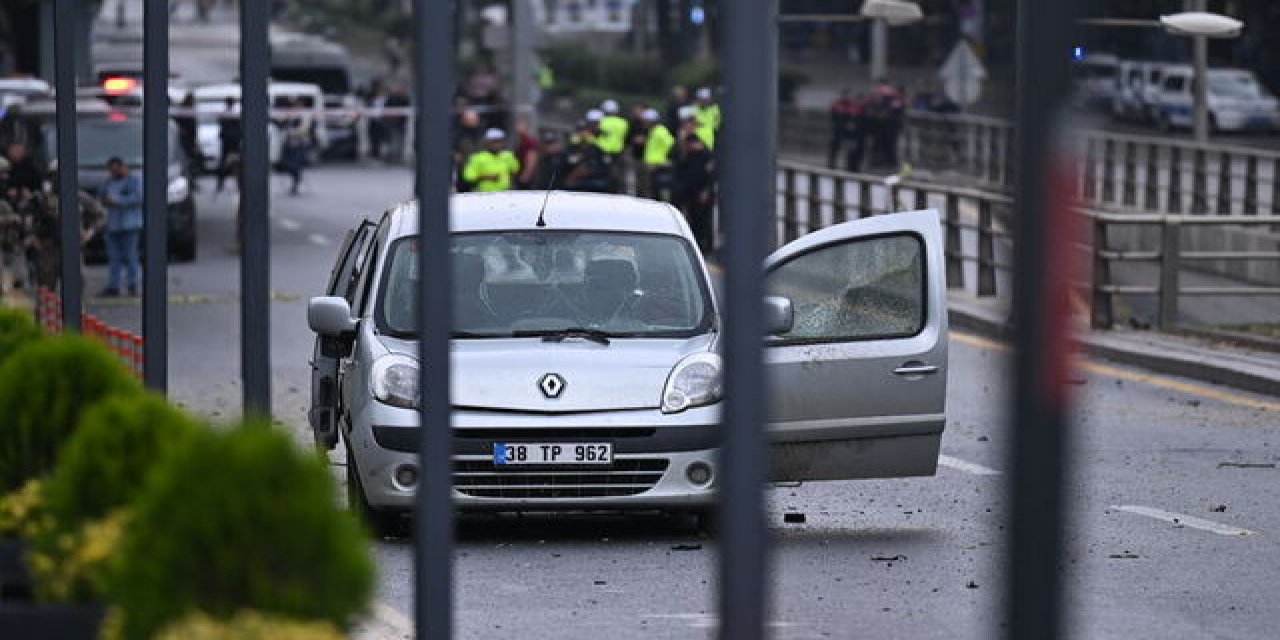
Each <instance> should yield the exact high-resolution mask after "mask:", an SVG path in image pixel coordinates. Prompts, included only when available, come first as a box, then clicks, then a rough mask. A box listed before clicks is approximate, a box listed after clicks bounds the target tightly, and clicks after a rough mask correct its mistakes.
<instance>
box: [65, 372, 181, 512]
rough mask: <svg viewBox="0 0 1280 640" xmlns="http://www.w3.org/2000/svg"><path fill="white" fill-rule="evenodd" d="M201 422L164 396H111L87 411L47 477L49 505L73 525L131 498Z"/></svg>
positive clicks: (115, 507) (121, 504)
mask: <svg viewBox="0 0 1280 640" xmlns="http://www.w3.org/2000/svg"><path fill="white" fill-rule="evenodd" d="M198 428H199V424H198V423H197V422H196V420H195V419H194V418H192V417H191V416H189V415H187V414H186V413H185V412H183V411H182V410H181V409H178V408H176V407H174V406H173V405H171V404H169V403H168V402H166V401H165V399H164V398H162V397H160V396H157V395H153V394H145V395H139V396H131V397H121V398H109V399H107V400H104V401H103V402H100V403H98V404H97V405H94V406H93V407H91V408H89V409H88V410H86V411H85V413H84V415H83V416H81V418H80V425H79V426H78V427H77V429H76V432H75V433H74V434H72V435H71V438H70V439H68V440H67V443H66V445H65V446H64V447H63V450H62V457H61V459H60V460H59V462H58V466H57V468H55V469H54V471H53V473H52V474H50V475H49V478H48V479H47V480H46V482H45V505H46V507H47V509H48V510H49V513H51V514H52V515H53V516H54V517H55V518H57V523H58V526H59V527H60V528H62V529H64V530H67V531H71V530H75V529H77V528H79V527H80V525H82V524H83V523H84V522H85V521H88V520H96V519H98V518H101V517H103V516H106V515H107V514H108V513H109V512H111V511H113V510H115V509H118V508H120V507H124V506H126V505H128V504H129V503H131V502H132V501H133V499H134V497H135V496H136V495H137V493H138V492H139V491H140V490H141V488H142V483H143V480H145V479H146V476H147V474H148V472H150V471H151V470H152V468H153V467H154V466H155V464H156V463H157V462H158V461H160V460H162V459H164V457H165V456H166V455H167V454H168V453H170V452H172V451H173V450H175V449H177V448H178V447H180V446H181V445H182V444H183V443H184V442H185V441H186V439H187V438H190V437H191V436H192V435H194V434H195V433H196V431H197V429H198Z"/></svg>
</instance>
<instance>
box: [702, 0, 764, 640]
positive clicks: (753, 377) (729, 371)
mask: <svg viewBox="0 0 1280 640" xmlns="http://www.w3.org/2000/svg"><path fill="white" fill-rule="evenodd" d="M742 4H743V5H744V6H741V7H738V6H735V7H734V10H733V11H726V12H724V13H723V14H722V18H723V22H722V23H721V29H722V30H723V31H722V32H721V43H722V51H721V55H720V59H721V61H722V62H721V64H722V65H723V79H724V82H725V87H726V88H727V97H726V101H725V109H724V113H725V116H724V148H725V149H729V150H730V151H729V152H728V153H725V154H724V155H723V156H722V157H723V167H722V169H723V173H722V174H721V181H722V182H721V185H722V188H721V189H719V198H720V210H721V211H725V212H728V214H727V215H725V216H724V219H725V232H726V234H725V235H726V242H725V250H724V260H725V263H724V266H725V294H726V304H725V313H724V326H725V334H724V358H725V364H724V371H725V374H724V381H725V392H726V397H725V403H724V413H723V414H722V416H721V425H720V436H721V442H722V443H723V445H722V448H721V458H720V459H721V461H722V465H723V467H724V483H723V484H722V485H721V486H720V494H719V497H720V514H719V515H720V518H721V520H722V524H721V526H720V532H721V533H720V556H719V565H720V572H719V587H720V589H719V595H720V599H719V602H718V603H717V604H718V608H719V613H720V637H721V638H724V639H725V640H759V639H761V638H764V636H765V630H764V616H765V611H766V609H768V608H769V607H768V604H767V601H766V591H765V590H766V583H767V581H768V580H767V579H768V574H767V571H766V567H767V560H768V558H767V552H768V545H767V540H766V528H765V522H764V482H765V479H766V477H767V476H766V473H767V469H768V448H767V444H766V442H765V433H764V417H765V416H766V415H767V404H766V398H765V379H764V368H763V356H764V354H763V353H762V340H761V337H762V336H763V335H764V313H763V309H762V306H761V305H762V302H761V301H762V298H763V296H764V291H765V290H764V282H763V276H762V272H761V265H762V264H763V261H764V258H765V255H766V251H767V248H768V247H770V246H772V245H773V243H772V241H771V238H770V237H769V236H770V235H771V234H770V232H769V228H770V227H769V225H770V224H771V223H772V221H773V211H772V208H773V204H774V202H775V200H774V197H773V193H772V191H773V185H775V184H776V180H775V178H774V169H773V163H774V158H775V152H776V147H775V142H776V139H775V135H776V128H775V127H776V122H777V121H776V114H775V107H774V105H775V104H776V92H777V82H776V78H777V73H778V67H777V55H778V53H777V42H778V38H777V28H776V25H775V24H774V22H775V20H776V19H777V15H778V0H754V1H752V2H743V3H742ZM762 205H763V206H764V210H763V211H762V210H761V206H762Z"/></svg>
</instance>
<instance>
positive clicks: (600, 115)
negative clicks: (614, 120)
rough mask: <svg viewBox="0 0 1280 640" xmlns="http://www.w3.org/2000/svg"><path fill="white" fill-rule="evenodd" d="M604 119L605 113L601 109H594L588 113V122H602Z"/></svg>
mask: <svg viewBox="0 0 1280 640" xmlns="http://www.w3.org/2000/svg"><path fill="white" fill-rule="evenodd" d="M603 119H604V112H603V111H601V110H599V109H592V110H590V111H588V112H587V122H600V121H601V120H603Z"/></svg>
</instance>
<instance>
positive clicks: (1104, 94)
mask: <svg viewBox="0 0 1280 640" xmlns="http://www.w3.org/2000/svg"><path fill="white" fill-rule="evenodd" d="M1075 64H1076V69H1075V73H1076V79H1075V83H1076V92H1077V94H1078V99H1079V100H1080V101H1082V102H1083V103H1084V104H1085V105H1086V106H1089V107H1093V108H1097V109H1110V108H1111V105H1112V101H1113V100H1114V98H1115V92H1116V74H1117V72H1118V68H1119V60H1118V59H1117V58H1116V57H1115V56H1114V55H1111V54H1109V53H1091V54H1088V55H1086V56H1085V57H1084V58H1082V59H1081V60H1079V61H1077V62H1076V63H1075Z"/></svg>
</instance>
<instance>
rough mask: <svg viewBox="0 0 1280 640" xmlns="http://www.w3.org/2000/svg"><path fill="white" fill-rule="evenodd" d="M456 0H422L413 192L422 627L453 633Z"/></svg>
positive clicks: (425, 632)
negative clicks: (451, 344) (451, 352)
mask: <svg viewBox="0 0 1280 640" xmlns="http://www.w3.org/2000/svg"><path fill="white" fill-rule="evenodd" d="M454 11H455V2H454V1H453V0H415V1H414V4H413V34H414V40H415V42H416V44H417V46H416V60H415V64H414V67H413V73H414V77H415V82H414V94H415V97H416V102H417V104H418V105H419V110H420V111H421V117H418V118H416V119H415V120H414V131H415V135H414V157H415V161H416V164H417V166H416V171H415V174H414V194H415V195H416V196H417V198H418V234H419V235H418V238H419V242H420V243H421V247H420V249H421V250H420V251H418V259H419V260H420V261H421V264H420V265H419V271H420V273H422V277H421V278H420V284H419V286H420V289H419V290H418V309H417V312H418V337H419V341H418V361H419V363H421V366H420V367H419V376H420V378H419V386H418V388H419V389H420V390H421V392H420V393H421V398H422V400H421V402H420V403H419V405H420V406H419V409H418V419H419V423H420V425H421V429H420V431H421V433H420V436H419V438H418V467H419V469H421V474H420V477H421V480H420V481H419V484H418V491H417V493H416V494H415V496H414V508H415V511H416V517H415V519H414V522H415V526H414V545H413V546H414V557H413V559H414V576H415V579H414V620H415V628H416V630H417V637H418V638H420V639H423V640H445V639H448V638H450V637H452V635H453V517H454V516H453V460H452V453H453V452H452V449H453V422H452V411H451V408H452V407H451V404H450V396H449V384H450V376H449V368H450V366H451V365H450V358H449V338H450V335H449V334H450V331H451V328H452V325H453V320H452V319H453V313H452V300H453V293H452V292H453V278H452V275H451V268H450V267H451V262H450V258H449V191H450V188H451V186H452V180H451V176H452V171H451V164H452V163H451V160H450V158H451V156H452V154H451V153H450V148H451V145H452V141H451V137H452V135H451V134H452V132H451V130H450V129H451V126H452V122H453V119H452V118H451V117H450V109H451V108H452V99H453V98H452V91H453V76H454V34H453V28H454Z"/></svg>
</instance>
